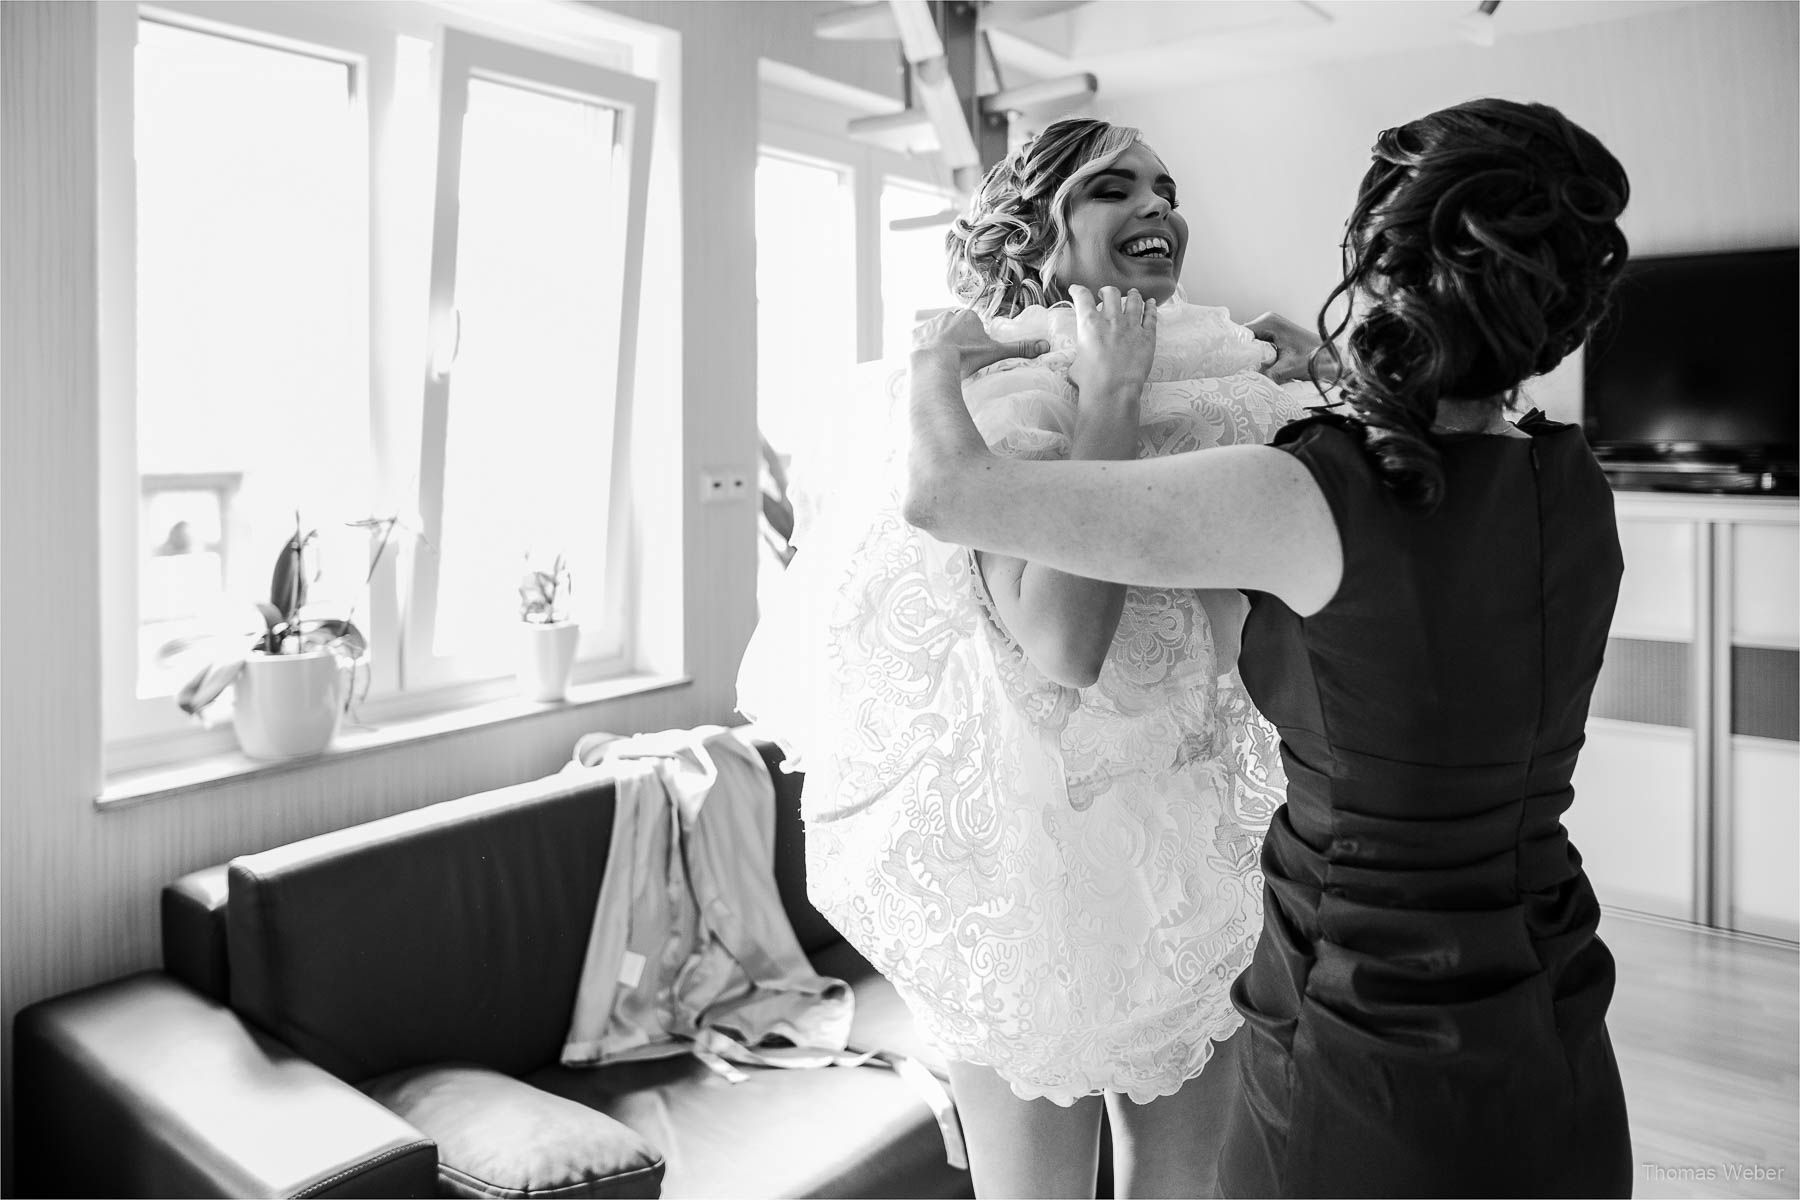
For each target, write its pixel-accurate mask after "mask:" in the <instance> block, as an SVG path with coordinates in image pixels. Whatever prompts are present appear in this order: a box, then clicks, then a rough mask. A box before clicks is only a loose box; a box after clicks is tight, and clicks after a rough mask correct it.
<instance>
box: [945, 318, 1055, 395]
mask: <svg viewBox="0 0 1800 1200" xmlns="http://www.w3.org/2000/svg"><path fill="white" fill-rule="evenodd" d="M1048 349H1050V343H1049V342H1045V341H1040V340H1038V339H1036V338H1027V339H1026V340H1025V341H1022V342H996V341H995V340H994V339H993V338H992V337H990V336H989V335H988V331H987V327H986V326H985V325H983V324H982V323H981V318H980V317H978V316H976V315H975V310H974V309H972V308H959V309H952V310H950V311H948V312H941V313H939V314H938V315H937V316H935V317H933V318H931V319H930V320H929V321H926V322H925V323H924V324H923V325H920V326H919V327H918V328H916V329H914V330H913V355H914V356H915V357H917V356H918V355H920V354H929V355H933V356H936V357H937V358H939V359H941V360H942V361H944V362H954V363H955V364H956V370H957V374H958V375H959V376H960V377H961V378H963V379H967V378H968V377H969V376H971V375H973V374H974V373H975V372H977V371H979V370H981V368H983V367H989V366H992V365H993V364H995V363H997V362H1001V361H1003V360H1005V359H1009V358H1036V357H1037V356H1038V355H1040V354H1042V353H1044V352H1045V351H1046V350H1048Z"/></svg>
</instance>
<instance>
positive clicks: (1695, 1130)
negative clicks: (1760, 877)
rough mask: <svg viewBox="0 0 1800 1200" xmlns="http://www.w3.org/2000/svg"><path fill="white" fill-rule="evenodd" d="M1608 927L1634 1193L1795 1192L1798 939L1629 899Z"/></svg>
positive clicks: (1798, 1178) (1613, 1023)
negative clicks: (1703, 926) (1695, 924)
mask: <svg viewBox="0 0 1800 1200" xmlns="http://www.w3.org/2000/svg"><path fill="white" fill-rule="evenodd" d="M1600 936H1601V938H1602V939H1603V940H1604V941H1605V942H1606V944H1607V945H1608V946H1609V947H1611V949H1612V952H1613V956H1614V957H1615V958H1616V959H1617V960H1618V964H1619V986H1618V991H1617V993H1616V994H1615V995H1614V997H1613V1006H1612V1010H1611V1012H1610V1014H1609V1015H1608V1017H1607V1025H1608V1026H1609V1027H1610V1029H1611V1031H1612V1039H1613V1048H1614V1051H1615V1052H1616V1053H1617V1055H1618V1058H1619V1071H1620V1073H1621V1074H1622V1075H1623V1076H1624V1078H1625V1098H1626V1103H1627V1105H1628V1107H1629V1109H1630V1112H1631V1140H1632V1149H1633V1151H1634V1157H1635V1160H1636V1164H1637V1173H1636V1179H1635V1192H1636V1195H1638V1196H1649V1197H1658V1196H1789V1197H1793V1196H1800V951H1797V950H1796V949H1795V948H1794V947H1792V946H1789V945H1787V944H1785V943H1775V942H1767V941H1760V940H1754V939H1745V938H1736V937H1731V936H1728V935H1723V934H1717V933H1711V932H1707V931H1702V930H1698V929H1694V928H1690V927H1687V926H1679V925H1675V924H1672V923H1663V922H1659V921H1654V920H1651V919H1648V918H1638V917H1634V916H1632V915H1630V914H1627V913H1621V912H1608V913H1607V914H1606V917H1605V919H1604V920H1603V921H1602V922H1601V925H1600ZM1759 1169H1760V1174H1761V1177H1760V1178H1759V1177H1757V1176H1758V1172H1759Z"/></svg>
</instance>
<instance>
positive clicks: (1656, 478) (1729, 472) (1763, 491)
mask: <svg viewBox="0 0 1800 1200" xmlns="http://www.w3.org/2000/svg"><path fill="white" fill-rule="evenodd" d="M1600 467H1601V469H1602V470H1603V471H1605V472H1606V478H1607V481H1608V482H1610V483H1611V484H1612V486H1613V488H1614V490H1615V491H1623V492H1711V493H1722V494H1727V495H1735V496H1792V495H1795V494H1796V491H1797V490H1800V489H1797V488H1796V473H1795V470H1794V468H1793V466H1791V465H1788V464H1782V465H1780V466H1773V465H1766V464H1745V463H1706V462H1643V461H1639V462H1629V461H1624V462H1622V461H1617V460H1615V461H1611V462H1609V461H1606V460H1602V461H1601V463H1600Z"/></svg>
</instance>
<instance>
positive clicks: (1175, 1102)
mask: <svg viewBox="0 0 1800 1200" xmlns="http://www.w3.org/2000/svg"><path fill="white" fill-rule="evenodd" d="M1236 1041H1237V1039H1236V1038H1232V1039H1229V1040H1227V1041H1224V1042H1221V1043H1220V1044H1219V1045H1217V1046H1215V1047H1214V1048H1213V1056H1212V1058H1211V1060H1210V1061H1208V1062H1207V1064H1206V1069H1205V1070H1204V1071H1202V1072H1200V1074H1198V1075H1196V1076H1194V1078H1192V1079H1190V1080H1188V1081H1187V1082H1186V1083H1184V1084H1182V1085H1181V1090H1180V1091H1178V1092H1176V1093H1174V1094H1173V1095H1169V1096H1159V1097H1158V1098H1156V1099H1155V1100H1152V1101H1151V1102H1150V1103H1148V1104H1133V1103H1132V1102H1131V1100H1130V1099H1129V1098H1128V1097H1126V1096H1120V1095H1108V1096H1107V1097H1106V1111H1107V1116H1108V1117H1109V1118H1110V1120H1111V1123H1112V1151H1113V1195H1114V1196H1117V1197H1118V1200H1151V1198H1152V1197H1166V1196H1190V1197H1199V1196H1217V1195H1218V1194H1219V1186H1218V1182H1219V1181H1218V1166H1219V1164H1218V1159H1219V1139H1220V1137H1221V1136H1222V1135H1223V1134H1224V1132H1225V1114H1226V1113H1227V1112H1228V1111H1229V1107H1228V1106H1229V1104H1230V1101H1231V1098H1232V1094H1233V1093H1234V1092H1235V1091H1236V1089H1237V1086H1238V1071H1237V1054H1236V1049H1235V1045H1234V1043H1235V1042H1236Z"/></svg>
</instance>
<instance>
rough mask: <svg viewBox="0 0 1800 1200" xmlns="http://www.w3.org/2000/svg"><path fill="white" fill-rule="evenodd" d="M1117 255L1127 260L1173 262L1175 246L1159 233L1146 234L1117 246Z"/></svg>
mask: <svg viewBox="0 0 1800 1200" xmlns="http://www.w3.org/2000/svg"><path fill="white" fill-rule="evenodd" d="M1119 253H1121V254H1123V255H1125V257H1127V258H1148V259H1162V260H1164V261H1169V260H1173V259H1174V257H1175V244H1174V243H1173V242H1172V241H1170V240H1169V239H1168V238H1166V237H1164V236H1163V235H1162V234H1160V233H1147V234H1142V235H1140V236H1138V237H1134V238H1131V239H1130V240H1128V241H1125V242H1121V243H1120V244H1119Z"/></svg>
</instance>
